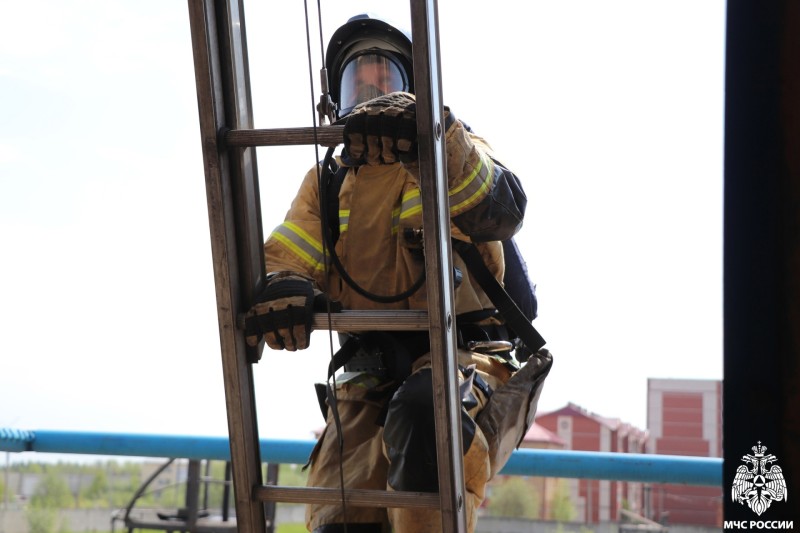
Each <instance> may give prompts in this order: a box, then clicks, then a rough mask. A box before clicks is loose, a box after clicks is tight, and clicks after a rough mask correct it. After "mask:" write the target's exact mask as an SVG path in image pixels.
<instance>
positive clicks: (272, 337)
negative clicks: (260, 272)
mask: <svg viewBox="0 0 800 533" xmlns="http://www.w3.org/2000/svg"><path fill="white" fill-rule="evenodd" d="M315 301H316V303H317V308H319V307H323V309H321V310H324V307H325V304H326V297H325V295H324V294H322V292H321V291H319V290H317V289H315V288H314V285H313V283H312V282H311V281H310V280H308V279H306V278H304V277H302V276H296V275H286V276H282V277H279V278H276V279H273V280H271V281H270V282H268V283H267V286H266V287H264V289H263V290H262V291H261V293H259V295H258V296H257V297H256V302H255V304H253V307H251V308H250V310H249V311H248V312H247V313H245V321H244V325H245V340H246V341H247V344H248V345H250V346H257V345H258V341H259V338H260V337H261V336H262V335H263V336H264V340H265V341H266V342H267V345H268V346H269V347H270V348H272V349H273V350H289V351H292V352H293V351H295V350H304V349H306V348H308V345H309V342H310V338H311V330H312V323H313V319H314V311H315V305H314V304H315Z"/></svg>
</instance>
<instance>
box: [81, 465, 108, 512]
mask: <svg viewBox="0 0 800 533" xmlns="http://www.w3.org/2000/svg"><path fill="white" fill-rule="evenodd" d="M92 473H93V474H94V477H93V478H92V482H91V483H89V486H88V487H86V488H84V489H83V493H82V494H81V500H82V501H85V502H86V503H88V504H89V505H97V504H98V503H107V500H106V497H107V494H108V476H106V472H105V470H102V469H100V468H94V469H92Z"/></svg>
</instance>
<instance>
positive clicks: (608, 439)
mask: <svg viewBox="0 0 800 533" xmlns="http://www.w3.org/2000/svg"><path fill="white" fill-rule="evenodd" d="M536 422H537V423H538V424H539V425H540V426H542V427H544V428H545V429H547V430H548V431H550V432H552V433H555V434H556V435H557V436H558V438H560V439H561V440H562V441H563V442H564V446H565V449H568V450H582V451H596V452H620V453H645V443H646V442H647V438H648V435H647V432H646V431H643V430H641V429H637V428H635V427H633V426H631V425H630V424H626V423H623V422H621V421H620V420H619V419H618V418H607V417H603V416H600V415H598V414H595V413H592V412H589V411H588V410H586V409H584V408H582V407H580V406H578V405H576V404H573V403H569V404H567V406H565V407H563V408H561V409H558V410H556V411H553V412H550V413H545V414H541V415H539V416H537V417H536ZM567 483H568V484H569V490H570V497H571V500H572V501H573V502H574V507H575V510H576V512H577V516H576V519H577V520H578V521H580V522H584V523H587V524H596V523H600V522H617V521H619V519H620V512H619V511H620V509H621V508H625V509H628V510H630V511H633V512H634V513H639V514H641V513H642V511H643V510H644V508H643V504H644V486H643V484H642V483H633V482H623V481H611V480H607V479H600V480H598V479H569V480H567Z"/></svg>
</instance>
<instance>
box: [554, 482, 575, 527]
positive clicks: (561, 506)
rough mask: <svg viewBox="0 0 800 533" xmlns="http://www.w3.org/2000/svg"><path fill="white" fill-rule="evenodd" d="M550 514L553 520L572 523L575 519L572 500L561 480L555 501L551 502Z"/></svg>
mask: <svg viewBox="0 0 800 533" xmlns="http://www.w3.org/2000/svg"><path fill="white" fill-rule="evenodd" d="M550 513H551V516H552V519H553V520H557V521H558V522H571V521H572V520H574V519H575V507H574V506H573V505H572V500H570V497H569V492H568V491H567V486H566V484H565V482H564V480H560V481H559V483H558V488H557V489H556V493H555V494H554V495H553V500H552V501H551V502H550Z"/></svg>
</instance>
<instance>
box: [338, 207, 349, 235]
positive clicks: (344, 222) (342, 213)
mask: <svg viewBox="0 0 800 533" xmlns="http://www.w3.org/2000/svg"><path fill="white" fill-rule="evenodd" d="M349 226H350V210H349V209H339V235H341V234H342V233H344V232H345V231H347V228H348V227H349Z"/></svg>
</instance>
